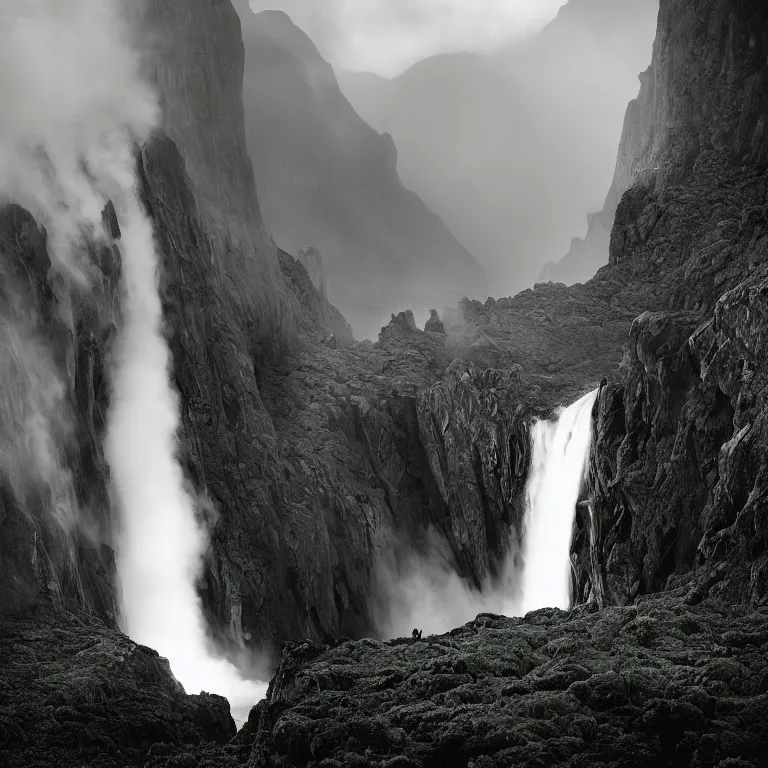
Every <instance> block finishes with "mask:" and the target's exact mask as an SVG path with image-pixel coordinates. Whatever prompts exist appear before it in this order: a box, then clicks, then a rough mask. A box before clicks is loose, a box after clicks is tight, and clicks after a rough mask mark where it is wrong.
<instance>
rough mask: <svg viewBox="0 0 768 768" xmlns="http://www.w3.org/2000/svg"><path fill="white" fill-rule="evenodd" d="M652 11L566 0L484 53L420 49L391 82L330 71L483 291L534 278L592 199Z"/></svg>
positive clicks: (560, 249) (513, 289)
mask: <svg viewBox="0 0 768 768" xmlns="http://www.w3.org/2000/svg"><path fill="white" fill-rule="evenodd" d="M657 9H658V2H657V0H620V1H616V0H570V2H569V3H567V4H565V5H564V7H563V8H562V9H561V10H560V13H559V14H558V16H557V18H556V19H554V20H553V21H552V22H551V23H550V24H549V25H548V26H547V27H546V28H545V29H544V30H542V31H541V32H540V33H539V34H538V35H536V36H534V37H533V38H532V39H531V40H530V41H522V42H519V43H516V44H514V45H510V46H509V47H508V48H506V49H502V50H501V51H498V52H496V53H494V54H492V55H487V56H486V55H470V54H468V53H461V54H455V55H443V56H435V57H431V58H429V59H427V60H425V61H422V62H419V63H418V64H416V65H414V66H413V67H412V68H411V69H409V70H408V71H407V72H405V73H403V74H402V75H400V76H399V77H397V78H395V79H393V80H391V81H387V80H383V79H375V78H371V77H366V76H363V77H361V76H358V75H356V74H351V75H342V76H341V84H342V90H343V91H344V93H345V95H347V97H348V98H349V99H350V100H351V102H352V103H353V105H354V106H355V108H356V109H357V110H358V111H359V113H360V114H361V115H362V117H363V118H364V119H366V120H367V121H368V122H369V123H370V124H371V125H372V126H374V127H375V128H377V129H378V130H380V131H386V132H388V133H390V134H391V135H392V136H393V138H394V140H395V143H396V145H397V147H398V150H399V162H398V167H399V169H400V173H401V176H402V177H403V179H404V181H405V183H406V184H408V185H409V186H410V187H411V188H412V189H414V190H415V191H416V192H418V193H419V194H420V195H421V196H422V197H423V198H424V200H425V201H426V202H427V204H428V205H430V206H431V207H432V208H434V210H435V211H437V212H438V213H439V214H440V215H441V216H442V217H443V218H444V220H445V221H447V222H450V226H451V227H452V229H453V231H454V232H455V233H456V235H457V236H458V237H459V239H460V240H461V241H462V242H463V243H465V244H466V245H467V246H468V247H469V249H470V250H471V251H472V253H474V254H475V256H476V257H477V258H478V259H479V260H480V262H481V264H483V266H484V267H485V269H486V272H487V274H488V276H489V279H490V281H491V284H492V285H493V286H496V288H495V290H493V291H492V294H493V295H494V296H496V297H499V295H505V296H509V295H514V294H515V293H517V292H518V291H521V290H523V289H525V288H528V287H530V286H532V285H533V284H534V281H535V280H536V277H537V275H538V274H539V272H540V269H541V267H542V265H543V264H544V263H545V262H547V261H549V260H551V259H553V258H554V257H559V256H560V255H562V254H563V253H564V252H565V250H566V249H567V247H568V243H569V242H570V241H571V239H572V237H573V234H574V233H575V232H578V231H580V230H581V229H582V227H583V222H584V217H585V215H586V213H587V212H588V211H590V210H597V209H598V208H599V207H600V205H601V204H602V202H603V200H604V198H605V193H606V190H607V188H608V186H609V184H610V182H611V174H612V172H613V170H614V165H615V162H616V148H617V146H618V143H619V138H620V136H621V126H622V118H623V117H624V110H625V108H626V104H627V102H628V101H629V100H630V99H631V98H633V97H634V96H635V95H636V94H637V75H638V73H639V72H641V71H642V70H643V69H645V68H646V67H647V66H648V63H649V60H650V57H651V45H652V42H653V35H654V30H655V24H656V12H657ZM457 105H462V107H461V108H457ZM605 263H607V251H606V256H605ZM589 276H590V277H591V274H590V275H589ZM453 303H455V302H453Z"/></svg>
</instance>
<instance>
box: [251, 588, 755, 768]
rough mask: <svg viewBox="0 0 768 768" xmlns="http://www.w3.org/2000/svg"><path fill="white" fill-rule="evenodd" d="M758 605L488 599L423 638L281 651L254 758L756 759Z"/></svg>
mask: <svg viewBox="0 0 768 768" xmlns="http://www.w3.org/2000/svg"><path fill="white" fill-rule="evenodd" d="M767 652H768V606H763V607H762V608H758V609H755V610H748V609H741V608H733V607H732V606H727V605H724V604H720V603H715V602H705V603H700V604H699V605H695V606H691V605H687V604H686V602H685V601H684V600H683V599H681V598H680V597H679V596H675V595H671V594H667V595H663V596H656V597H654V598H652V599H647V600H643V601H642V602H640V603H638V604H637V605H633V606H630V607H622V608H609V609H605V610H603V611H597V609H596V606H595V605H594V604H592V605H591V606H583V607H581V608H579V609H576V610H574V611H572V612H570V613H565V612H561V611H557V610H546V609H545V610H541V611H537V612H535V613H532V614H529V615H528V616H527V617H525V618H524V619H508V618H502V617H498V616H492V615H483V614H481V615H480V616H478V617H477V619H476V620H475V621H473V622H471V623H469V624H467V625H465V626H463V627H460V628H458V629H455V630H453V631H452V632H450V634H447V635H442V636H439V637H429V638H425V639H423V640H417V641H412V640H399V641H398V640H395V641H390V642H385V643H379V642H375V641H372V640H362V641H357V642H344V643H341V644H339V645H337V646H336V647H335V648H326V647H323V646H318V645H314V644H311V643H304V644H299V645H292V646H290V647H288V648H286V650H285V651H284V654H283V657H282V660H281V662H280V665H279V668H278V670H277V673H276V675H275V677H274V680H273V682H272V685H271V687H270V690H269V693H268V698H267V700H266V701H265V702H263V703H261V704H260V705H259V706H258V707H257V708H256V709H255V710H254V711H252V713H251V720H250V724H251V727H253V726H255V725H256V723H258V727H257V731H256V735H255V742H254V748H253V754H252V757H251V762H250V765H252V766H259V768H262V767H263V768H266V767H267V766H271V767H274V768H277V767H278V766H279V767H280V768H340V767H341V766H344V767H345V768H347V767H348V766H349V767H351V766H360V768H363V767H364V766H378V767H379V768H385V767H386V768H428V767H429V768H431V767H432V766H435V767H436V766H443V767H445V766H461V767H462V768H501V766H510V765H515V766H530V767H533V766H553V765H564V766H572V767H573V768H576V767H577V766H593V765H603V766H614V767H615V768H618V767H619V766H626V767H629V766H648V767H649V768H650V766H654V767H658V766H681V767H682V766H691V767H692V768H693V767H694V766H695V767H696V768H705V766H707V767H709V766H712V768H714V767H715V766H717V767H718V768H748V767H749V766H755V767H756V766H761V765H765V764H766V762H765V755H766V749H768V695H766V692H767V691H768V669H766V653H767Z"/></svg>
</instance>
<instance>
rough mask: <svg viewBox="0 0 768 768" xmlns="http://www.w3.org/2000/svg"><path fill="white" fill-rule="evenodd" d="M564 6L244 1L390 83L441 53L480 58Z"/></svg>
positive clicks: (509, 1) (498, 0) (484, 0)
mask: <svg viewBox="0 0 768 768" xmlns="http://www.w3.org/2000/svg"><path fill="white" fill-rule="evenodd" d="M564 2H565V0H472V2H468V1H467V0H323V2H317V0H251V7H252V8H253V9H254V10H255V11H262V10H268V9H272V10H282V11H285V12H286V13H287V14H288V15H289V16H290V17H291V18H292V19H293V21H294V22H295V23H296V24H297V25H298V26H299V27H301V28H302V29H303V30H304V31H305V32H306V33H307V34H308V35H309V36H310V37H311V38H312V40H313V41H314V42H315V43H316V44H317V46H318V47H319V48H320V50H321V52H322V53H323V55H324V56H325V57H326V58H328V59H329V60H330V61H331V62H332V63H334V64H336V65H338V66H339V67H341V68H342V69H348V70H350V71H370V72H376V73H378V74H381V75H384V76H394V75H397V74H399V73H400V72H402V71H403V70H405V69H406V68H407V67H409V66H410V65H411V64H413V63H415V62H416V61H418V60H420V59H423V58H426V57H427V56H431V55H434V54H436V53H442V52H446V51H458V50H474V51H480V50H486V49H488V48H491V47H493V46H495V45H498V44H499V43H502V42H504V41H506V40H509V39H511V38H514V37H516V36H519V35H522V34H525V33H526V32H530V31H532V30H534V29H537V28H540V27H541V26H543V25H544V24H545V23H546V22H547V21H548V20H549V19H551V18H552V17H553V16H554V15H555V14H556V12H557V10H558V8H559V7H560V6H562V5H563V4H564Z"/></svg>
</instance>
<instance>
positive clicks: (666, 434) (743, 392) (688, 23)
mask: <svg viewBox="0 0 768 768" xmlns="http://www.w3.org/2000/svg"><path fill="white" fill-rule="evenodd" d="M659 18H660V24H659V35H658V38H657V42H656V46H655V50H654V65H653V67H652V72H654V73H655V75H654V80H653V82H652V81H651V80H650V79H647V80H646V81H644V84H643V90H642V91H641V97H640V100H641V101H643V100H645V101H646V102H648V103H651V102H652V104H653V109H652V110H650V111H648V112H647V113H646V118H647V119H648V126H649V128H648V130H647V131H646V134H645V135H646V136H647V146H646V151H647V156H648V158H649V163H651V164H653V165H654V167H656V166H658V168H657V169H656V170H655V171H654V172H653V173H652V174H651V175H650V176H648V177H646V178H644V179H641V180H640V181H638V183H637V184H636V185H635V186H634V187H633V188H631V189H630V190H629V191H628V192H627V193H626V194H625V195H624V197H623V198H622V200H621V203H620V204H619V207H618V211H617V221H616V226H615V227H614V230H613V234H612V242H611V262H612V264H614V265H626V264H628V263H631V264H633V265H634V268H635V269H644V270H646V271H647V273H648V274H650V275H653V280H654V281H655V287H656V290H657V293H658V296H659V298H660V300H661V302H662V303H663V304H664V305H665V307H664V311H662V312H655V313H647V314H644V315H642V316H640V317H638V318H637V320H636V321H635V323H634V325H633V327H632V331H631V333H630V338H629V345H628V348H627V350H626V352H625V358H624V363H623V365H622V370H621V375H620V377H619V381H618V383H617V384H616V385H613V386H610V387H608V388H606V389H604V390H603V391H602V392H601V396H600V398H599V401H598V409H597V412H596V421H595V429H596V443H595V446H594V448H593V455H592V459H591V475H592V483H593V489H594V505H593V512H594V517H593V519H592V522H591V523H589V521H588V520H587V521H586V522H585V524H586V525H588V526H591V531H592V535H593V538H594V542H595V543H594V546H593V549H592V552H591V553H587V552H582V553H581V555H580V558H581V560H580V561H581V563H583V564H584V565H583V570H581V571H580V574H581V575H580V589H581V590H582V596H585V595H586V594H588V593H589V592H590V589H591V590H592V594H594V596H595V597H596V598H597V599H598V600H600V601H601V602H605V603H612V602H629V601H631V600H632V599H634V598H635V597H636V596H637V595H638V594H643V593H648V592H651V591H656V590H659V589H663V588H665V587H666V586H668V585H672V584H674V583H675V582H676V581H677V580H679V579H681V578H684V577H685V576H686V574H689V573H690V572H691V571H692V570H693V571H695V583H694V584H692V585H691V587H690V588H691V589H692V590H693V592H692V595H700V594H702V593H705V592H706V591H707V590H709V589H710V588H712V587H714V588H715V590H716V591H718V592H719V593H721V594H724V595H727V596H728V598H729V599H733V600H739V601H756V600H759V599H762V597H764V596H765V595H766V594H767V593H768V585H767V584H766V571H765V567H766V566H765V556H766V555H765V542H764V535H763V533H762V531H763V530H765V526H766V520H765V518H764V516H763V515H764V513H763V512H762V505H761V504H760V502H759V499H760V498H761V494H762V492H763V491H762V487H763V486H762V483H763V480H762V459H761V458H760V449H759V448H758V447H757V446H758V444H759V442H760V439H761V438H760V437H759V435H760V434H761V430H762V426H761V424H762V405H761V402H760V394H759V393H760V386H759V384H757V386H756V385H755V382H759V381H760V379H761V377H762V372H763V370H764V366H765V363H764V359H763V357H762V355H761V353H760V351H759V350H760V349H761V348H762V330H761V326H760V320H759V318H760V317H761V309H760V307H761V302H762V299H761V296H762V294H763V291H764V286H765V275H766V265H765V253H766V250H765V249H766V245H768V221H767V220H766V216H765V200H766V191H767V189H768V188H767V187H766V181H767V179H768V174H767V171H768V168H767V166H766V154H765V151H766V145H765V139H764V133H763V131H764V128H763V126H764V123H765V109H766V104H768V100H767V99H766V95H768V94H766V90H765V88H766V83H767V82H768V81H767V80H766V78H768V65H766V57H767V56H768V11H767V10H766V9H765V8H764V6H763V5H762V4H758V3H736V2H726V1H725V0H712V1H711V2H708V3H706V4H705V5H701V6H697V7H696V9H694V8H693V7H691V6H685V7H683V5H682V4H680V3H675V2H673V1H672V0H668V2H665V3H662V6H661V12H660V17H659ZM587 540H588V537H587V538H585V539H584V541H587ZM714 585H717V586H714Z"/></svg>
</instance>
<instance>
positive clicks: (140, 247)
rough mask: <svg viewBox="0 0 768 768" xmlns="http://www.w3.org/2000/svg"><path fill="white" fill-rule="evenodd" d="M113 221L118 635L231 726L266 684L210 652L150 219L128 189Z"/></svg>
mask: <svg viewBox="0 0 768 768" xmlns="http://www.w3.org/2000/svg"><path fill="white" fill-rule="evenodd" d="M118 218H119V220H120V223H121V226H122V239H121V241H120V248H121V252H122V257H123V278H124V285H125V290H124V298H123V315H124V327H123V329H122V332H121V336H120V339H119V341H118V346H117V354H116V364H115V368H114V371H113V377H112V379H113V394H112V406H111V411H110V419H109V432H108V436H107V441H106V452H107V457H108V460H109V462H110V466H111V468H112V483H113V487H114V489H115V490H116V492H117V497H118V500H119V506H120V508H121V510H122V515H121V533H120V540H119V546H118V549H117V570H118V573H119V575H120V581H121V585H122V604H123V620H124V624H125V629H126V632H127V634H128V635H129V636H130V637H131V638H132V639H134V640H136V641H137V642H140V643H142V644H144V645H148V646H150V647H152V648H155V649H156V650H158V651H159V652H160V653H161V654H162V655H163V656H165V657H167V658H168V660H169V661H170V663H171V669H172V670H173V673H174V675H175V676H176V677H177V679H178V680H179V681H180V682H181V683H182V684H183V685H184V687H185V689H186V690H187V692H188V693H197V692H199V691H201V690H204V691H208V692H210V693H218V694H220V695H222V696H225V697H226V698H227V699H229V703H230V706H231V709H232V715H233V717H234V718H235V720H236V721H237V722H238V724H242V723H243V722H245V720H247V718H248V712H249V711H250V708H251V707H252V706H253V705H254V704H255V703H256V702H257V701H259V699H261V698H263V697H264V694H265V692H266V686H264V685H262V684H256V683H253V682H251V681H249V680H246V679H244V677H243V676H242V675H241V674H240V673H239V671H238V670H237V668H236V667H235V666H234V665H232V664H231V663H229V662H228V661H226V660H224V659H221V658H219V657H217V656H216V654H215V652H214V650H213V648H212V647H211V645H210V642H209V640H208V637H207V634H206V628H205V622H204V619H203V612H202V606H201V603H200V599H199V597H198V594H197V590H196V586H195V584H196V581H197V578H198V576H199V574H200V571H201V568H202V558H203V554H204V552H205V548H206V546H207V537H206V534H205V531H204V530H203V529H202V527H201V526H200V524H199V523H198V522H197V520H196V515H195V502H194V501H193V499H192V497H191V496H190V495H189V493H188V492H187V490H186V488H185V482H184V475H183V472H182V470H181V466H180V465H179V462H178V459H177V456H176V451H177V438H176V434H177V431H178V428H179V407H178V401H177V397H176V394H175V392H174V390H173V388H172V386H171V383H170V379H169V366H170V353H169V350H168V346H167V343H166V341H165V338H164V337H163V334H162V321H163V316H162V305H161V302H160V296H159V294H158V285H157V256H156V250H155V246H154V240H153V232H152V226H151V223H150V222H149V220H148V219H147V217H146V216H145V215H144V213H143V211H142V210H141V208H140V206H139V204H138V201H137V200H136V197H135V195H134V194H131V195H127V196H126V197H125V198H124V200H123V201H122V205H120V206H119V207H118Z"/></svg>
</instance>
